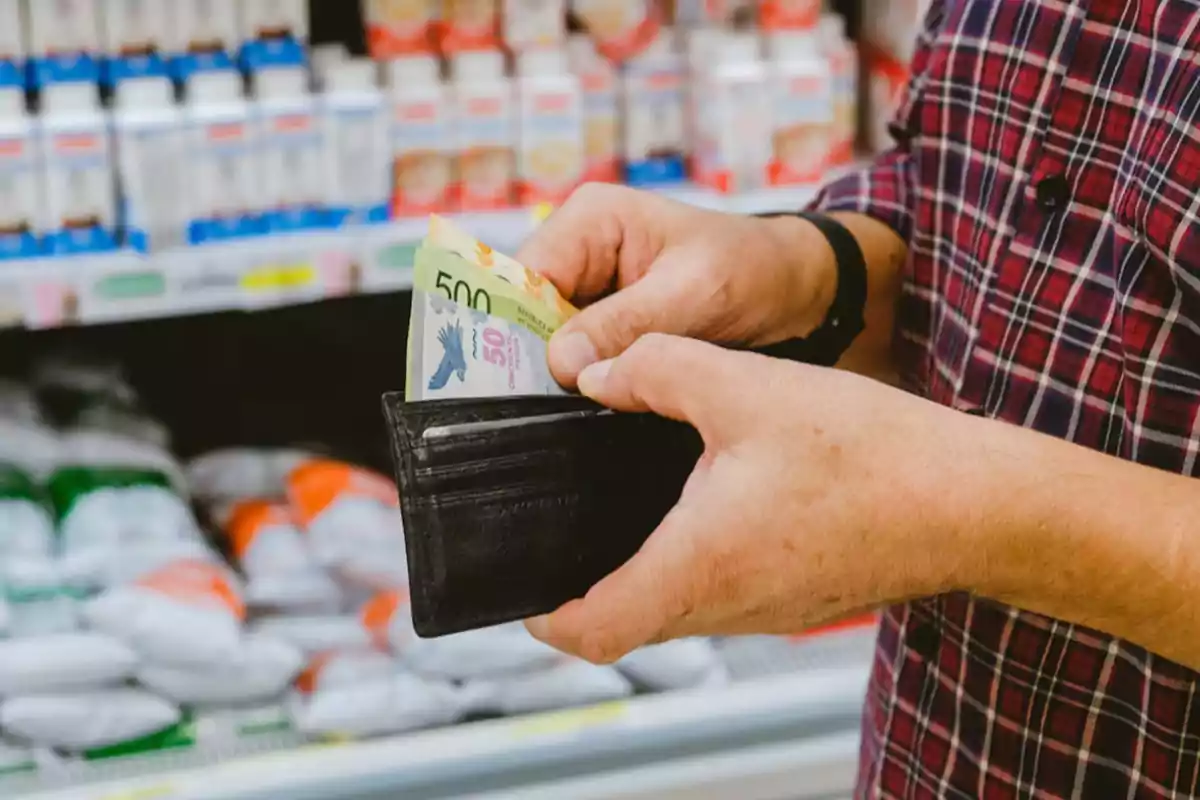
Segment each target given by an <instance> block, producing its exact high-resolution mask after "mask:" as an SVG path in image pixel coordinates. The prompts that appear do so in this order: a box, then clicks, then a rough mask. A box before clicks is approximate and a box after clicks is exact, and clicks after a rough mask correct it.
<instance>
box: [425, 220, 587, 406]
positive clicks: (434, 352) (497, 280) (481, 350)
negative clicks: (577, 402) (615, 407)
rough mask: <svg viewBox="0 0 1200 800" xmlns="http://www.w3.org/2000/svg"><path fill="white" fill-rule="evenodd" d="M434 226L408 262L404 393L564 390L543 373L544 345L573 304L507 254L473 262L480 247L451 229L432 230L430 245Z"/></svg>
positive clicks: (486, 393)
mask: <svg viewBox="0 0 1200 800" xmlns="http://www.w3.org/2000/svg"><path fill="white" fill-rule="evenodd" d="M434 227H435V226H433V225H431V235H430V237H429V238H428V239H426V241H425V243H423V244H422V246H421V247H420V248H419V249H418V250H417V253H416V262H415V265H414V276H413V297H412V316H411V319H410V322H409V336H408V375H407V381H406V390H405V396H406V399H408V400H432V399H448V398H466V397H504V396H511V395H557V394H565V392H564V391H563V389H562V388H561V387H560V386H559V385H558V383H557V382H556V381H555V380H554V378H553V376H552V375H551V374H550V369H549V366H548V365H547V363H546V343H547V341H548V340H549V338H550V336H551V335H552V334H553V333H554V331H556V330H558V328H559V327H561V326H562V324H563V323H564V322H566V320H567V319H569V318H570V315H571V314H573V313H575V309H574V307H572V306H571V305H570V304H569V303H567V302H566V301H565V300H563V299H562V297H561V296H560V295H558V292H557V290H555V289H554V287H553V286H552V285H550V284H549V283H548V282H547V283H546V284H545V285H546V286H549V288H550V292H552V294H551V293H549V292H544V291H542V289H541V286H540V285H539V284H538V280H540V279H538V278H536V277H535V278H534V279H533V280H532V281H530V280H526V279H525V277H523V273H524V272H527V270H525V269H524V267H520V265H517V264H516V262H514V261H512V260H511V259H507V262H506V264H505V266H503V267H500V268H489V267H485V266H481V265H480V263H479V262H478V260H477V259H478V254H479V253H480V252H483V250H482V249H481V248H482V247H483V246H482V245H478V243H477V242H475V240H474V239H471V238H470V237H469V236H467V235H466V234H463V233H461V232H459V231H457V230H455V229H453V228H450V227H447V226H443V227H441V228H440V229H438V230H440V232H441V235H442V238H441V239H440V240H438V241H440V242H441V244H435V243H434V241H435V236H434V235H433V232H434ZM447 232H449V233H447ZM447 235H449V236H451V237H453V241H449V242H447ZM447 243H448V244H449V245H451V246H448V247H447V246H443V245H445V244H447ZM472 243H474V245H473V244H472ZM476 245H478V247H476ZM464 253H468V254H471V253H474V254H475V255H472V256H471V257H470V258H468V257H467V256H466V255H464ZM489 258H490V263H493V264H495V263H497V262H498V261H499V259H496V258H494V257H489ZM514 265H515V266H514ZM518 270H520V271H519V272H518ZM530 274H532V273H530ZM506 276H507V277H506ZM510 278H511V280H510Z"/></svg>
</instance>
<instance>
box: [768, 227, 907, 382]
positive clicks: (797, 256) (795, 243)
mask: <svg viewBox="0 0 1200 800" xmlns="http://www.w3.org/2000/svg"><path fill="white" fill-rule="evenodd" d="M830 216H832V217H833V218H834V219H836V220H837V221H839V222H841V223H842V224H843V225H845V226H846V228H847V229H848V230H849V231H850V232H851V233H852V234H853V235H854V238H855V239H856V240H857V241H858V245H859V247H860V248H862V252H863V257H864V259H865V261H866V264H867V305H866V309H865V312H864V317H865V320H866V328H865V330H863V332H862V333H860V334H859V335H858V337H857V338H856V339H855V340H854V344H853V345H852V346H851V347H850V349H849V350H847V351H846V353H845V354H844V355H843V356H842V359H841V361H839V362H838V367H839V368H840V369H845V370H848V371H851V372H857V373H859V374H862V375H868V376H870V377H873V378H877V379H880V380H886V381H889V382H891V381H892V380H893V379H894V376H895V373H896V370H895V365H894V361H893V358H892V336H893V329H894V326H895V315H896V303H897V300H898V299H899V296H900V286H901V282H902V271H903V269H904V263H905V260H906V258H907V256H908V247H907V245H906V244H905V243H904V241H903V240H902V239H901V238H900V236H899V235H897V233H896V232H895V231H893V230H892V229H891V228H889V227H888V226H887V225H885V224H883V223H882V222H880V221H878V220H876V219H874V218H872V217H869V216H867V215H865V214H859V213H855V212H837V213H833V214H831V215H830ZM769 223H770V224H771V225H772V226H774V228H775V231H776V233H777V235H778V236H780V238H781V239H786V240H790V242H791V245H790V246H789V247H787V248H786V252H789V253H790V254H792V259H791V263H789V265H788V268H787V269H788V272H789V274H791V275H794V276H797V280H796V281H795V282H794V284H793V286H792V288H791V291H792V292H793V293H794V294H795V295H797V296H798V297H799V298H800V299H799V301H798V302H796V303H795V304H794V307H798V308H803V309H804V311H803V313H800V314H797V315H796V316H795V317H794V319H793V320H792V321H791V322H790V323H789V325H788V328H787V329H786V330H784V331H781V332H780V334H779V336H780V338H788V337H792V336H807V335H808V334H810V333H811V332H812V331H813V330H815V329H816V328H817V327H818V326H819V325H820V324H821V321H822V320H823V319H824V318H825V316H826V314H827V313H828V311H829V307H830V305H831V304H832V303H833V298H834V295H835V293H836V292H837V263H836V261H835V260H834V254H833V250H832V248H831V247H830V246H829V244H828V243H827V242H826V241H825V238H824V236H823V235H822V234H821V233H820V231H819V230H818V229H817V228H816V226H814V225H813V224H812V223H810V222H807V221H805V220H804V219H802V218H799V217H777V218H774V219H772V220H770V221H769Z"/></svg>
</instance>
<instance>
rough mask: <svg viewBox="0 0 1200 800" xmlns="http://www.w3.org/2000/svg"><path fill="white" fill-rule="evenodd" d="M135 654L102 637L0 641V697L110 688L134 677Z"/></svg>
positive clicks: (69, 635) (84, 635) (87, 634)
mask: <svg viewBox="0 0 1200 800" xmlns="http://www.w3.org/2000/svg"><path fill="white" fill-rule="evenodd" d="M137 664H138V657H137V654H136V653H134V652H133V650H131V649H130V648H129V647H127V646H126V645H125V644H123V643H121V642H119V641H117V640H116V639H114V638H112V637H111V636H105V635H104V634H101V633H90V632H79V633H66V634H58V635H49V636H33V637H29V638H25V639H13V640H10V641H5V642H0V697H12V696H14V695H29V694H41V693H45V692H60V691H67V690H75V689H86V688H92V687H99V686H106V685H109V684H113V683H119V682H121V681H123V680H125V679H126V678H129V677H130V676H132V675H133V672H134V669H135V667H137Z"/></svg>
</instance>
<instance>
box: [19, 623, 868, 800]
mask: <svg viewBox="0 0 1200 800" xmlns="http://www.w3.org/2000/svg"><path fill="white" fill-rule="evenodd" d="M872 642H873V630H872V629H856V630H849V631H843V632H838V633H832V634H826V635H823V636H821V637H818V638H816V639H812V640H805V641H802V642H792V641H788V640H782V639H773V638H767V637H761V638H758V637H755V638H751V639H738V640H729V641H728V642H726V643H724V644H723V645H722V649H723V651H724V652H725V653H726V655H727V661H728V663H729V664H730V668H731V672H732V673H733V675H734V678H735V681H734V683H733V684H732V685H730V686H729V687H727V688H724V689H721V690H696V691H690V692H677V693H672V694H665V695H656V696H642V697H637V698H633V699H631V700H628V701H624V702H620V703H613V704H607V705H602V706H596V707H591V708H584V709H576V710H570V711H562V712H554V713H548V714H540V715H534V716H529V717H522V718H513V719H504V720H495V721H486V722H477V723H471V724H465V725H460V726H456V727H452V728H446V729H442V730H437V731H429V732H424V733H419V734H412V735H407V736H398V737H393V738H389V739H382V740H375V741H368V742H361V743H352V744H341V745H325V746H306V747H303V748H300V749H291V750H280V751H276V752H270V753H261V754H258V755H254V756H241V757H237V758H228V757H225V758H220V757H211V758H208V759H207V760H199V754H194V756H195V760H194V761H193V763H181V761H182V760H183V759H185V758H186V756H172V755H164V756H163V758H162V759H159V762H158V763H155V759H154V758H149V759H145V760H144V761H142V762H140V763H137V762H131V763H121V762H113V763H110V764H102V763H97V764H88V765H83V770H82V771H81V772H78V773H77V774H75V775H72V776H69V777H70V779H71V782H72V783H74V784H75V785H73V786H71V785H61V786H60V787H59V788H57V789H53V790H51V789H44V788H43V789H42V790H40V791H31V790H29V789H26V791H29V792H30V793H28V794H21V795H20V796H22V797H28V798H30V800H133V799H134V798H137V800H183V799H184V798H186V799H187V800H277V798H282V797H286V798H289V800H309V798H312V800H316V798H385V797H386V798H393V797H404V798H406V800H440V799H441V798H450V797H477V798H481V799H483V798H486V800H501V798H516V797H518V796H519V797H522V798H543V797H544V798H551V797H554V798H559V797H571V798H596V800H599V799H600V798H621V799H622V800H633V799H634V798H638V800H640V799H641V798H646V799H647V800H649V798H671V797H688V798H704V797H730V796H736V797H738V798H740V799H741V800H756V799H761V800H782V798H785V797H786V798H790V799H791V800H799V799H800V798H833V797H847V796H849V795H850V793H851V791H852V789H853V781H854V774H855V758H856V752H857V729H858V721H859V714H860V710H861V702H862V696H863V690H864V686H865V684H866V678H867V671H868V665H869V663H870V658H871V652H872V650H871V646H872ZM171 759H174V761H172V760H171ZM734 786H736V787H737V788H736V791H733V792H732V793H731V791H730V790H731V787H734ZM5 788H8V787H5ZM11 788H12V789H16V788H17V787H16V786H13V787H11ZM6 796H8V795H6ZM14 796H15V795H14Z"/></svg>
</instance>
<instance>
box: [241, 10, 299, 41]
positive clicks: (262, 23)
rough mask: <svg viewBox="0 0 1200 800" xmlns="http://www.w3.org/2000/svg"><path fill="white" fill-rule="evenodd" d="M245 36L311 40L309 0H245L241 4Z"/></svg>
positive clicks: (245, 37) (246, 38)
mask: <svg viewBox="0 0 1200 800" xmlns="http://www.w3.org/2000/svg"><path fill="white" fill-rule="evenodd" d="M238 12H239V15H240V20H239V22H240V25H241V33H242V39H243V40H244V41H250V40H252V39H259V40H269V39H283V38H290V39H293V40H294V41H297V42H307V41H308V33H309V21H308V3H307V0H249V2H246V0H243V2H241V3H238Z"/></svg>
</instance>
